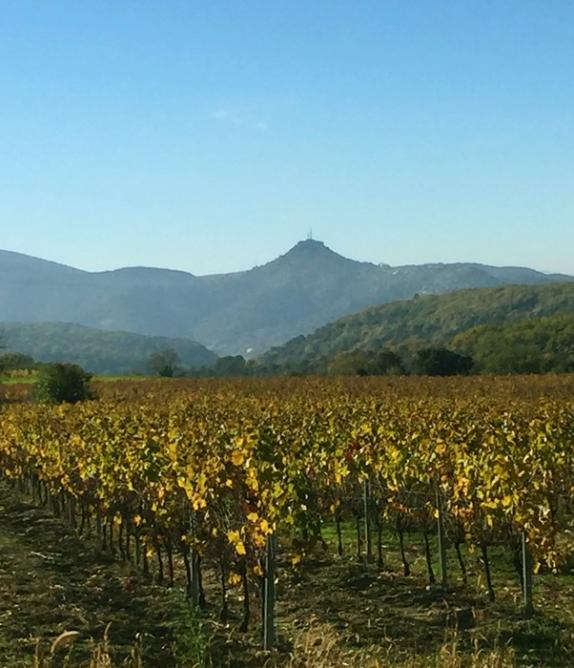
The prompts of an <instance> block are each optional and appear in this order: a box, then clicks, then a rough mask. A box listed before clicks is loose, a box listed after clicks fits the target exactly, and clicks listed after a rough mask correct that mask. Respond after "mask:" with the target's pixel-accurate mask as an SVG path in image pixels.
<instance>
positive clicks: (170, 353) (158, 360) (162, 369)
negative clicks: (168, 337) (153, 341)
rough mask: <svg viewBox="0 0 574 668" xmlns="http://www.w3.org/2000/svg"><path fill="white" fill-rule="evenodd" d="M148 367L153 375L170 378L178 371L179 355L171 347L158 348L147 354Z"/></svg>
mask: <svg viewBox="0 0 574 668" xmlns="http://www.w3.org/2000/svg"><path fill="white" fill-rule="evenodd" d="M148 367H149V369H150V371H151V372H152V373H153V374H154V375H155V376H162V377H164V378H172V377H173V376H175V375H176V374H177V373H178V372H179V371H180V359H179V355H178V354H177V353H176V351H175V350H173V348H166V349H165V350H158V351H157V352H155V353H152V354H151V355H150V356H149V358H148Z"/></svg>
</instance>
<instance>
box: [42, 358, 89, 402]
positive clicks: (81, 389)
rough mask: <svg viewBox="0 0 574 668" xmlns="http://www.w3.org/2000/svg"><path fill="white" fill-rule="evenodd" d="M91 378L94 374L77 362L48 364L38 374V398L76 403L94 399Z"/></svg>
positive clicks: (44, 400) (46, 400) (47, 400)
mask: <svg viewBox="0 0 574 668" xmlns="http://www.w3.org/2000/svg"><path fill="white" fill-rule="evenodd" d="M91 378H92V375H91V374H89V373H87V372H86V371H84V370H83V369H82V367H80V366H78V365H77V364H60V363H58V364H46V365H45V366H43V367H42V368H41V369H40V373H39V374H38V382H37V383H36V398H37V399H38V400H39V401H43V402H45V403H50V404H61V403H63V402H68V403H71V404H75V403H76V402H78V401H84V400H85V399H93V398H94V393H93V392H92V389H91V387H90V380H91Z"/></svg>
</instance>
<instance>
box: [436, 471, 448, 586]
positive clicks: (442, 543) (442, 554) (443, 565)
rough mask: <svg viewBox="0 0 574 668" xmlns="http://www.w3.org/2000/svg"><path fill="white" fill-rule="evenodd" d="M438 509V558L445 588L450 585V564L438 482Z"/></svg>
mask: <svg viewBox="0 0 574 668" xmlns="http://www.w3.org/2000/svg"><path fill="white" fill-rule="evenodd" d="M435 490H436V508H437V539H438V558H439V565H440V583H441V585H442V586H443V587H446V586H447V584H448V563H447V558H446V533H445V530H444V506H443V499H442V493H441V489H440V485H439V483H438V481H437V482H436V483H435Z"/></svg>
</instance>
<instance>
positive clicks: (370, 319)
mask: <svg viewBox="0 0 574 668" xmlns="http://www.w3.org/2000/svg"><path fill="white" fill-rule="evenodd" d="M573 314H574V283H555V284H549V285H530V286H528V285H527V286H506V287H498V288H482V289H469V290H461V291H458V292H452V293H450V294H443V295H425V296H418V297H415V298H413V299H410V300H408V301H398V302H393V303H391V304H384V305H382V306H376V307H373V308H369V309H366V310H364V311H361V312H359V313H356V314H354V315H350V316H347V317H344V318H341V319H339V320H337V321H335V322H333V323H330V324H328V325H325V326H324V327H321V328H319V329H318V330H317V331H315V332H314V333H313V334H310V335H309V336H298V337H296V338H294V339H292V340H291V341H289V342H288V343H287V344H285V345H284V346H281V347H277V348H273V349H271V350H269V351H268V352H267V353H265V354H264V355H263V356H261V357H260V358H259V359H258V360H257V361H256V364H257V366H258V367H259V368H260V369H263V368H267V369H268V370H274V369H275V370H278V371H305V372H309V371H311V372H313V371H322V370H323V367H324V365H325V361H326V360H332V359H333V358H334V357H335V356H336V355H338V354H340V353H346V352H351V351H354V350H368V351H373V350H381V349H382V348H394V349H397V348H401V347H403V348H404V347H406V348H409V347H410V348H411V349H414V348H417V347H422V346H428V345H439V346H444V345H447V346H451V345H452V346H453V347H454V348H457V349H459V350H461V351H463V352H467V353H470V354H472V355H476V354H477V352H478V357H479V358H480V349H481V345H482V344H483V343H484V341H486V342H487V344H488V345H491V343H492V340H493V339H492V337H493V336H496V333H497V332H498V333H499V335H500V336H501V342H502V340H503V337H502V333H504V334H505V335H507V336H508V337H509V339H512V340H513V341H516V342H519V343H520V337H521V336H530V334H531V332H530V331H529V330H533V331H534V328H533V327H531V328H529V327H528V326H527V325H524V324H520V326H516V327H514V326H513V327H510V325H512V324H513V323H523V322H525V321H527V320H529V319H540V323H539V324H538V325H537V328H536V330H535V333H536V335H537V336H539V338H540V339H541V340H542V339H544V341H545V343H544V346H548V347H549V349H552V350H554V349H556V346H555V345H554V343H553V341H551V340H550V339H551V338H552V337H551V334H552V331H551V330H550V332H546V331H543V330H544V327H546V328H548V327H552V326H558V324H560V335H559V336H561V337H562V339H564V340H562V339H561V340H560V343H559V345H558V344H557V345H558V348H559V349H560V350H562V351H564V352H565V354H567V355H569V356H570V357H572V356H573V355H574V340H572V339H568V340H567V338H568V336H571V332H572V329H571V328H570V320H569V321H568V322H567V323H566V322H565V321H563V320H560V321H558V320H556V321H552V320H542V319H544V318H548V317H549V316H558V315H564V316H569V317H570V318H571V316H572V315H573ZM480 325H483V326H489V327H483V328H481V327H479V326H480ZM566 325H568V327H566ZM501 328H506V329H504V332H502V330H501ZM557 337H558V335H557ZM534 344H535V338H534V337H531V339H529V344H528V345H529V346H532V347H535V345H534ZM541 345H542V344H541ZM553 346H554V348H553ZM542 347H543V346H542ZM540 349H542V348H540ZM483 357H484V356H483Z"/></svg>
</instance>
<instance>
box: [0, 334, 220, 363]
mask: <svg viewBox="0 0 574 668" xmlns="http://www.w3.org/2000/svg"><path fill="white" fill-rule="evenodd" d="M0 333H1V334H2V340H1V342H2V344H3V345H4V346H5V348H6V350H4V351H2V352H18V353H24V354H26V355H30V356H32V357H33V358H34V359H35V360H37V361H39V362H73V363H75V364H80V365H81V366H82V367H84V368H85V369H86V370H88V371H91V372H93V373H100V374H129V373H133V372H141V373H145V372H148V371H149V369H148V368H147V361H148V359H149V356H150V355H151V354H152V353H154V352H159V351H162V350H166V349H172V350H175V352H176V353H177V354H178V356H179V358H180V361H181V365H182V367H185V368H198V367H203V366H209V365H211V364H213V363H214V362H215V361H216V359H217V356H216V355H214V354H213V353H212V352H211V351H209V350H207V348H205V347H204V346H202V345H201V344H199V343H196V342H195V341H190V340H188V339H175V338H168V337H161V336H143V335H141V334H132V333H129V332H110V331H102V330H99V329H91V328H89V327H82V326H80V325H70V324H67V323H35V324H21V323H4V324H0Z"/></svg>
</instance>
